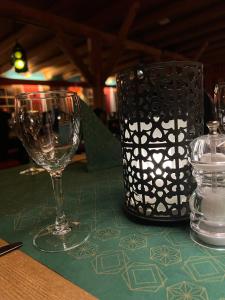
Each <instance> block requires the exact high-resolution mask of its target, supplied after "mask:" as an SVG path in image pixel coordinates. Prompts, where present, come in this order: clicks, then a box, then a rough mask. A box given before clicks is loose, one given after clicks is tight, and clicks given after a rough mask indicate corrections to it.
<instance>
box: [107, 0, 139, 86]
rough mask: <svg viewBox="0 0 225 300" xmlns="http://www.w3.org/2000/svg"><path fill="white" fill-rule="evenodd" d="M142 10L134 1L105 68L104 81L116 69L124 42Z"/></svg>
mask: <svg viewBox="0 0 225 300" xmlns="http://www.w3.org/2000/svg"><path fill="white" fill-rule="evenodd" d="M139 8H140V3H139V2H137V1H134V2H133V3H132V5H131V7H130V9H129V11H128V14H127V16H126V18H125V20H124V22H123V24H122V26H121V28H120V31H119V34H118V38H117V40H116V42H115V44H114V46H113V48H112V51H111V55H110V57H109V60H108V63H107V65H106V67H105V70H104V74H103V81H105V80H106V79H107V77H108V76H109V75H110V74H111V73H112V70H113V69H114V67H115V65H116V63H117V62H118V59H119V58H120V55H121V54H122V52H123V50H124V47H125V45H124V42H125V40H126V38H127V35H128V32H129V29H130V27H131V25H132V23H133V21H134V19H135V17H136V15H137V12H138V9H139Z"/></svg>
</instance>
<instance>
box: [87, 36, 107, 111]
mask: <svg viewBox="0 0 225 300" xmlns="http://www.w3.org/2000/svg"><path fill="white" fill-rule="evenodd" d="M90 63H91V70H92V74H93V75H94V84H93V92H94V106H95V107H99V108H104V106H105V101H104V92H103V87H104V81H103V77H102V75H103V74H102V73H103V59H102V42H101V41H99V40H97V39H91V52H90Z"/></svg>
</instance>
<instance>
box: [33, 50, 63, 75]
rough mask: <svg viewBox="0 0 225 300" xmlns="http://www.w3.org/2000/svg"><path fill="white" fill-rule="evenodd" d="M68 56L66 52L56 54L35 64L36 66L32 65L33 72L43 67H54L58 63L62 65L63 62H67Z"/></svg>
mask: <svg viewBox="0 0 225 300" xmlns="http://www.w3.org/2000/svg"><path fill="white" fill-rule="evenodd" d="M66 61H67V60H66V57H65V55H64V54H60V55H57V56H54V57H52V58H49V59H45V60H44V61H42V62H40V63H39V64H35V65H34V66H31V72H37V71H40V70H41V69H43V68H47V67H51V66H52V67H54V66H56V65H62V64H63V63H66Z"/></svg>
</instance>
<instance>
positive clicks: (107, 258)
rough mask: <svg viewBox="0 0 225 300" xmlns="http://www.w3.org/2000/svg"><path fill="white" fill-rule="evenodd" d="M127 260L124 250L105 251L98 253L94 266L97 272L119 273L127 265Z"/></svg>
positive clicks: (93, 262) (93, 261)
mask: <svg viewBox="0 0 225 300" xmlns="http://www.w3.org/2000/svg"><path fill="white" fill-rule="evenodd" d="M127 261H128V258H127V257H126V255H125V254H124V252H123V251H120V250H118V251H117V250H116V251H105V252H103V253H101V254H98V255H96V257H95V258H94V259H93V260H92V266H93V268H94V271H95V272H96V273H97V274H117V273H119V272H120V271H122V270H123V269H124V268H125V267H126V262H127Z"/></svg>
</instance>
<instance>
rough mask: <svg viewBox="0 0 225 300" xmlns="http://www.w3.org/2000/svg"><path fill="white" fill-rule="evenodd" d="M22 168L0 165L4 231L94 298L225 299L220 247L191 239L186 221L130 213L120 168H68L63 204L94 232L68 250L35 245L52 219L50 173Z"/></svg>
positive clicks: (0, 218) (0, 227)
mask: <svg viewBox="0 0 225 300" xmlns="http://www.w3.org/2000/svg"><path fill="white" fill-rule="evenodd" d="M19 170H21V168H20V169H19V168H16V169H10V170H4V171H1V172H0V237H1V238H3V239H6V240H8V241H10V242H11V241H18V240H21V241H23V242H24V247H23V248H22V251H24V252H26V253H27V254H29V255H31V256H32V257H34V258H35V259H37V260H39V261H40V262H42V263H43V264H45V265H47V266H48V267H50V268H51V269H53V270H55V271H56V272H58V273H60V274H61V275H63V276H64V277H65V278H67V279H69V280H70V281H72V282H74V283H76V284H77V285H79V286H80V287H82V288H84V289H85V290H87V291H89V292H90V293H92V294H93V295H95V296H97V297H98V298H99V299H107V300H115V299H118V300H127V299H135V300H139V299H140V300H142V299H153V300H157V299H159V300H164V299H167V300H173V299H174V300H175V299H176V300H178V299H180V300H181V299H182V300H183V299H185V300H190V299H196V300H197V299H202V300H203V299H204V300H207V299H210V300H225V252H218V251H215V250H214V251H213V250H208V249H206V248H203V247H200V246H198V245H195V244H194V243H193V242H192V241H191V240H190V238H189V228H184V227H181V226H179V225H177V226H176V227H156V226H144V225H139V224H136V223H133V222H131V221H130V220H129V219H127V217H126V216H125V215H124V214H123V212H122V209H121V207H122V203H123V183H122V175H121V174H122V172H121V169H120V168H112V169H107V170H103V171H98V172H92V173H88V172H87V171H86V168H85V165H84V164H81V163H75V164H74V165H71V166H69V167H68V168H67V169H66V170H65V172H64V180H63V184H64V194H65V198H66V208H67V209H66V211H67V212H68V213H69V214H70V215H71V216H73V217H74V216H76V217H79V218H80V220H81V222H83V227H82V228H83V230H85V231H90V232H91V237H90V239H89V241H88V242H87V243H86V244H84V245H83V246H81V247H79V248H78V249H75V250H71V251H69V252H66V253H55V254H48V253H43V252H39V251H38V250H36V249H35V248H34V247H33V246H32V237H33V235H34V233H36V232H37V230H38V228H39V227H40V226H41V224H43V223H46V222H49V220H54V202H53V201H52V190H51V184H50V179H49V175H48V174H45V173H42V174H39V175H36V176H24V175H23V176H22V175H19V173H18V172H19ZM0 264H1V261H0ZM74 299H76V298H74Z"/></svg>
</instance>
